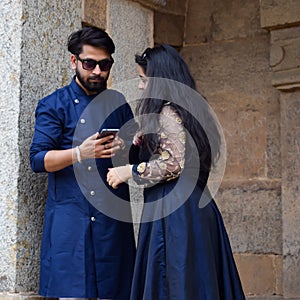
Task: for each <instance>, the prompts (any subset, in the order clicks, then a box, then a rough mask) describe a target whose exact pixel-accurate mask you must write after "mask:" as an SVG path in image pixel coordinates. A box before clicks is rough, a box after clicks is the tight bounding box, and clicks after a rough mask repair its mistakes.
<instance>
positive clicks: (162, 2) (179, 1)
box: [131, 0, 186, 16]
mask: <svg viewBox="0 0 300 300" xmlns="http://www.w3.org/2000/svg"><path fill="white" fill-rule="evenodd" d="M131 1H134V2H138V3H140V4H142V5H144V6H145V7H148V8H150V9H152V10H154V11H159V12H165V13H169V14H175V15H182V16H183V15H185V6H186V3H185V2H186V1H185V0H131Z"/></svg>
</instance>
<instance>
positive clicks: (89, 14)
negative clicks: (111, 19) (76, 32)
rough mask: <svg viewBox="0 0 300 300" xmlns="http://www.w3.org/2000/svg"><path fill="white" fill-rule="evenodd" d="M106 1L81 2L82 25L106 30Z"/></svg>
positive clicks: (90, 0) (89, 0) (85, 0)
mask: <svg viewBox="0 0 300 300" xmlns="http://www.w3.org/2000/svg"><path fill="white" fill-rule="evenodd" d="M106 7H107V0H82V23H83V24H84V25H92V26H96V27H98V28H101V29H103V30H105V29H106V12H107V9H106Z"/></svg>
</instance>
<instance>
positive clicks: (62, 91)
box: [39, 84, 71, 104]
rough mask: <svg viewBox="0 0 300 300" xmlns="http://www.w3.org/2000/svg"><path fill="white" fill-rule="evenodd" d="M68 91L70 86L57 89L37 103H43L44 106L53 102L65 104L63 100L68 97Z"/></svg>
mask: <svg viewBox="0 0 300 300" xmlns="http://www.w3.org/2000/svg"><path fill="white" fill-rule="evenodd" d="M70 89H71V86H70V84H69V85H66V86H64V87H61V88H58V89H56V90H55V91H54V92H52V93H51V94H49V95H47V96H45V97H44V98H42V99H41V100H40V101H39V102H40V103H44V104H46V103H49V104H50V103H52V104H54V102H65V101H63V100H64V99H66V98H69V97H70Z"/></svg>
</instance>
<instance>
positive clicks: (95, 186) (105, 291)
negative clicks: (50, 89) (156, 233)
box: [30, 27, 135, 300]
mask: <svg viewBox="0 0 300 300" xmlns="http://www.w3.org/2000/svg"><path fill="white" fill-rule="evenodd" d="M68 50H69V51H70V52H71V64H72V69H73V70H74V71H75V73H76V75H75V76H74V78H73V80H72V82H71V84H70V85H68V86H65V87H63V88H61V89H59V90H57V91H56V92H54V93H53V94H51V95H49V96H47V97H45V98H44V99H42V100H40V101H39V103H38V106H37V109H36V124H35V131H34V136H33V140H32V144H31V148H30V162H31V167H32V169H33V171H34V172H48V198H47V204H46V209H45V218H44V230H43V239H42V249H41V267H40V291H39V293H40V294H41V295H42V296H45V297H55V298H98V299H120V300H126V299H129V295H130V285H131V279H132V273H133V266H134V258H135V243H134V233H133V226H132V224H131V223H130V222H122V221H117V220H115V219H114V218H111V217H109V216H107V215H105V214H103V213H102V212H101V211H99V210H98V209H97V208H96V207H97V205H92V204H91V203H93V204H94V203H105V202H107V203H109V200H110V197H111V195H112V194H111V193H112V189H111V190H109V187H108V186H105V185H103V183H100V181H101V179H104V181H106V174H107V171H108V168H109V167H112V160H111V158H112V157H113V156H115V155H118V154H117V152H118V151H122V150H121V148H123V146H124V145H122V144H123V143H124V140H126V137H125V138H124V137H122V135H121V132H120V136H121V137H122V139H121V138H116V139H114V140H112V136H107V137H103V138H101V137H100V135H99V132H98V131H100V129H101V128H104V127H107V128H116V129H119V128H121V127H122V126H123V125H124V124H125V123H126V122H127V121H129V120H130V119H132V118H133V115H132V111H131V109H130V107H129V105H128V104H127V103H126V101H125V99H124V97H123V96H122V95H121V94H119V93H117V92H114V91H111V90H106V84H107V79H108V76H109V73H110V69H111V66H112V65H113V58H112V56H111V55H112V53H114V50H115V46H114V43H113V41H112V40H111V38H110V37H109V36H108V34H107V33H106V32H104V31H102V30H100V29H98V28H95V27H85V28H83V29H81V30H79V31H77V32H74V33H73V34H71V35H70V37H69V40H68ZM95 101H96V102H95ZM95 103H96V106H95V105H94V104H95ZM114 108H115V109H114ZM108 116H109V117H108ZM95 132H96V133H95ZM95 158H96V162H97V163H96V164H93V162H95ZM75 170H77V171H75ZM98 172H99V173H98ZM76 173H77V175H76ZM99 174H100V176H98V175H99ZM101 184H102V186H101ZM99 187H101V190H100V191H99ZM113 193H114V194H115V195H117V196H119V197H121V198H122V199H125V200H126V201H128V200H129V191H128V186H126V185H124V186H123V187H122V189H121V191H113Z"/></svg>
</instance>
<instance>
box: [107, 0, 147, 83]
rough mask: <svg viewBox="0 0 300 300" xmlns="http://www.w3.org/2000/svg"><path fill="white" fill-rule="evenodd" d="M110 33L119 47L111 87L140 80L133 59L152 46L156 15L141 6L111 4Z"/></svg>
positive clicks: (120, 2) (115, 1)
mask: <svg viewBox="0 0 300 300" xmlns="http://www.w3.org/2000/svg"><path fill="white" fill-rule="evenodd" d="M107 18H108V19H107V31H108V32H109V33H110V35H111V37H112V38H113V40H114V42H115V45H116V53H115V54H114V55H113V56H114V60H115V64H114V66H113V68H112V73H111V78H112V84H117V83H121V82H125V81H127V80H129V79H132V78H136V77H137V70H136V64H135V61H134V56H135V54H136V53H141V52H142V51H144V50H145V49H146V48H147V47H151V46H152V45H153V11H152V10H150V9H147V8H145V7H143V6H141V5H140V4H138V3H135V2H131V1H124V0H109V4H108V16H107Z"/></svg>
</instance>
